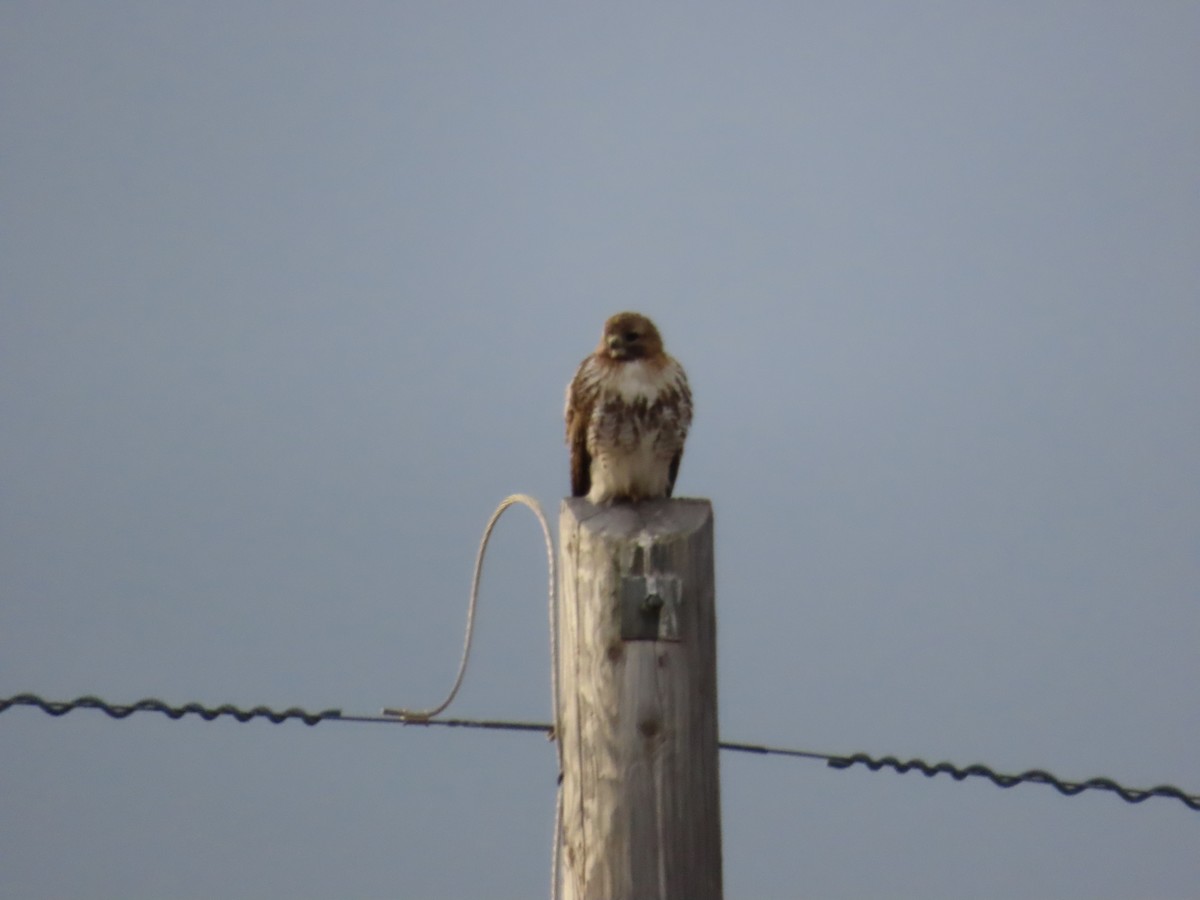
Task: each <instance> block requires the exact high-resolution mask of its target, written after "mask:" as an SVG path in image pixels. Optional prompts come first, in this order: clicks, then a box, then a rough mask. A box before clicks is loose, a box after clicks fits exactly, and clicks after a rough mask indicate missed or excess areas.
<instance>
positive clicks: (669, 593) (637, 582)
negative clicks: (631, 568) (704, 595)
mask: <svg viewBox="0 0 1200 900" xmlns="http://www.w3.org/2000/svg"><path fill="white" fill-rule="evenodd" d="M682 596H683V585H682V583H681V582H680V580H679V578H678V576H675V575H626V576H624V577H623V578H622V579H621V637H622V639H624V640H627V641H677V640H679V607H680V598H681V597H682Z"/></svg>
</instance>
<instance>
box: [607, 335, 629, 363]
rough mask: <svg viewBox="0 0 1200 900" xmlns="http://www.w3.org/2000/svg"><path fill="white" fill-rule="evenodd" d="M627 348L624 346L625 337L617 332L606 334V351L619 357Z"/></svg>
mask: <svg viewBox="0 0 1200 900" xmlns="http://www.w3.org/2000/svg"><path fill="white" fill-rule="evenodd" d="M627 350H628V348H627V347H626V346H625V339H624V338H622V337H621V336H620V335H619V334H610V335H609V336H608V352H609V353H610V354H611V355H612V356H614V357H616V358H618V359H620V358H621V357H622V356H624V355H625V353H626V351H627Z"/></svg>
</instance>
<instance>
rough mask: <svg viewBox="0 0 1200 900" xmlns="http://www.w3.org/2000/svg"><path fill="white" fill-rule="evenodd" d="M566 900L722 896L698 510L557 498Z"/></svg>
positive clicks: (705, 578) (713, 684)
mask: <svg viewBox="0 0 1200 900" xmlns="http://www.w3.org/2000/svg"><path fill="white" fill-rule="evenodd" d="M559 547H560V554H561V565H560V571H561V573H562V585H561V587H562V590H561V591H560V594H559V604H560V605H559V611H558V617H557V619H558V626H557V630H558V634H557V640H558V648H559V652H558V665H559V671H558V683H559V688H560V690H559V695H560V701H559V702H560V706H561V709H559V710H558V722H559V733H558V739H559V740H560V741H562V748H561V749H562V759H563V770H564V771H563V786H562V789H563V823H562V824H563V829H562V833H563V843H562V854H563V862H564V866H563V880H562V885H561V887H562V896H563V897H564V898H571V900H674V898H685V900H720V897H721V890H722V888H721V821H720V790H719V780H718V763H717V753H718V748H717V669H716V612H715V596H714V586H713V517H712V505H711V504H710V503H709V502H708V501H707V500H693V499H679V500H653V501H645V502H642V503H635V504H617V505H613V506H595V505H593V504H592V503H590V502H588V501H587V500H584V499H581V498H571V499H567V500H564V501H563V504H562V512H561V516H560V520H559Z"/></svg>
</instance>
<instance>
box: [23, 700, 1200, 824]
mask: <svg viewBox="0 0 1200 900" xmlns="http://www.w3.org/2000/svg"><path fill="white" fill-rule="evenodd" d="M17 706H31V707H35V708H37V709H40V710H42V711H43V712H45V713H48V714H49V715H52V716H63V715H66V714H67V713H69V712H71V711H73V710H76V709H95V710H99V711H100V712H103V713H105V714H106V715H108V716H111V717H112V718H114V719H124V718H126V717H128V716H130V715H132V714H133V713H135V712H158V713H163V714H165V715H167V716H169V717H170V718H172V719H180V718H183V717H184V716H186V715H198V716H200V717H201V718H202V719H204V720H205V721H209V722H211V721H212V720H213V719H217V718H220V717H221V716H229V717H231V718H234V719H236V720H237V721H239V722H249V721H251V720H252V719H266V720H267V721H269V722H272V723H274V724H276V725H278V724H280V723H282V722H286V721H288V720H289V719H297V720H299V721H301V722H303V723H304V724H305V725H316V724H319V723H320V722H359V723H370V724H388V725H404V726H409V727H411V726H423V727H431V726H441V727H444V728H476V729H484V730H489V731H538V732H541V733H542V734H544V735H546V736H547V737H549V738H551V739H553V734H554V728H553V726H551V725H550V723H549V722H514V721H508V720H503V719H403V718H400V717H397V716H372V715H353V714H351V715H347V714H345V713H343V712H342V711H341V710H337V709H329V710H325V711H324V712H319V713H310V712H306V711H305V710H303V709H300V708H298V707H292V708H290V709H287V710H284V711H282V712H277V711H275V710H273V709H270V708H269V707H266V706H256V707H254V708H253V709H250V710H244V709H239V708H238V707H236V706H232V705H229V704H226V705H224V706H218V707H206V706H202V705H201V704H199V703H187V704H184V705H183V706H170V705H169V704H166V703H163V702H162V701H161V700H139V701H138V702H137V703H130V704H124V705H118V704H110V703H106V702H105V701H103V700H101V699H100V698H98V697H92V696H87V697H80V698H78V699H76V700H69V701H50V700H43V699H42V698H41V697H39V696H37V695H36V694H17V695H16V696H14V697H8V698H2V697H0V713H3V712H5V711H6V710H8V709H11V708H12V707H17ZM719 746H720V747H721V749H722V750H729V751H731V752H735V753H751V754H754V755H758V756H788V757H794V758H801V759H817V760H821V761H823V762H824V763H825V764H826V765H827V766H829V767H830V768H832V769H839V770H845V769H850V768H852V767H854V766H856V765H863V766H866V767H867V768H868V769H870V770H871V771H873V772H878V771H880V770H881V769H891V770H893V771H895V772H898V773H900V774H904V773H906V772H912V771H916V772H920V773H921V774H922V775H924V776H926V777H927V778H932V777H933V776H934V775H949V776H950V777H951V778H953V779H954V780H955V781H963V780H964V779H967V778H975V777H978V778H986V779H987V780H988V781H990V782H991V783H992V784H994V785H996V787H1001V788H1011V787H1016V786H1017V785H1018V784H1044V785H1049V786H1050V787H1052V788H1054V789H1055V790H1057V791H1058V792H1059V793H1060V794H1063V795H1064V796H1067V797H1074V796H1076V795H1078V794H1082V793H1084V792H1085V791H1106V792H1109V793H1112V794H1116V796H1118V797H1120V798H1121V799H1122V800H1124V801H1125V802H1126V803H1131V804H1136V803H1142V802H1143V801H1145V800H1149V799H1150V798H1151V797H1162V798H1165V799H1172V800H1178V801H1179V802H1180V803H1182V804H1183V805H1184V806H1186V807H1187V808H1188V809H1194V810H1197V811H1200V794H1189V793H1187V792H1186V791H1184V790H1181V789H1180V788H1177V787H1174V786H1172V785H1165V784H1164V785H1159V786H1157V787H1152V788H1128V787H1124V786H1122V785H1120V784H1118V783H1117V782H1116V781H1113V780H1112V779H1111V778H1089V779H1087V780H1085V781H1065V780H1063V779H1060V778H1058V777H1056V776H1054V775H1052V774H1050V773H1049V772H1046V771H1043V770H1042V769H1030V770H1029V771H1026V772H1022V773H1021V774H1019V775H1006V774H1003V773H1000V772H997V771H995V770H994V769H992V768H990V767H989V766H985V765H982V764H975V765H970V766H962V767H960V766H955V765H953V764H952V763H948V762H940V763H934V764H930V763H927V762H925V761H924V760H921V759H910V760H907V761H903V760H900V759H897V758H896V757H894V756H882V757H872V756H868V755H867V754H865V753H853V754H850V755H846V754H836V753H820V752H817V751H814V750H799V749H793V748H789V747H771V746H767V745H765V744H746V743H740V742H735V741H722V742H721V743H720V745H719Z"/></svg>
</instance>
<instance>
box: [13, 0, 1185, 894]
mask: <svg viewBox="0 0 1200 900" xmlns="http://www.w3.org/2000/svg"><path fill="white" fill-rule="evenodd" d="M1198 45H1200V7H1197V6H1195V5H1193V4H1174V3H1166V2H1163V3H1151V4H1133V3H1128V4H1118V3H1065V2H1062V3H1059V2H1055V3H1024V2H1022V3H1006V4H957V3H932V2H930V3H914V4H887V3H837V4H834V3H818V4H782V3H747V4H736V5H735V4H716V3H693V4H676V3H663V4H653V5H647V4H622V3H617V4H607V5H605V6H603V7H600V6H582V5H562V4H550V3H541V4H539V3H524V2H513V3H503V4H499V3H437V4H433V3H428V4H426V3H348V4H338V5H336V6H335V5H333V4H315V3H176V4H163V3H128V2H114V3H106V4H95V3H80V2H55V3H44V2H36V3H35V2H7V3H4V4H3V5H0V121H2V122H3V131H2V135H3V136H2V137H0V210H3V216H2V218H0V298H2V303H3V306H2V315H3V329H2V331H0V417H2V420H3V422H4V427H3V429H2V430H0V466H2V471H3V473H4V478H3V481H2V482H0V528H2V532H0V598H2V602H0V696H10V695H12V694H15V693H18V692H21V691H35V692H38V693H40V694H42V695H44V696H47V697H52V698H57V699H67V698H71V697H75V696H78V695H80V694H88V693H94V694H98V695H100V696H102V697H105V698H107V699H110V700H113V701H126V702H127V701H132V700H136V699H139V698H141V697H144V696H157V697H161V698H163V699H165V700H168V701H170V702H175V703H183V702H186V701H191V700H199V701H203V702H206V703H211V704H219V703H224V702H233V703H239V704H243V705H256V704H260V703H265V704H271V705H276V706H281V707H285V706H291V705H302V706H305V707H308V708H310V709H324V708H328V707H339V708H342V709H345V710H346V711H348V712H373V711H375V710H377V709H378V708H380V707H382V706H384V705H404V706H421V705H426V704H428V703H432V702H434V701H435V700H436V699H437V698H438V696H439V695H440V693H441V692H442V691H443V690H444V688H445V687H446V685H447V683H448V681H449V679H450V678H451V677H452V675H453V671H454V665H455V663H456V661H457V653H458V649H459V641H460V629H461V627H462V620H463V616H464V607H465V602H466V593H467V588H468V585H469V580H470V566H471V562H472V558H473V554H474V549H475V544H476V542H477V540H478V536H479V532H480V531H481V529H482V527H483V525H484V523H485V521H486V519H487V516H488V515H489V513H490V512H491V510H492V508H493V507H494V506H495V504H496V503H497V502H498V501H499V500H500V499H501V498H503V497H504V496H505V495H506V494H509V493H511V492H514V491H526V492H529V493H532V494H534V495H536V496H537V497H539V498H541V500H542V501H543V503H545V504H546V505H547V507H548V508H549V510H550V511H551V514H552V515H554V514H555V513H556V509H557V504H558V499H559V498H560V497H561V496H562V495H563V493H565V492H566V490H567V470H566V451H565V448H564V447H563V444H562V426H561V413H562V393H563V388H564V387H565V384H566V382H567V380H568V379H569V377H570V375H571V373H572V371H573V370H574V367H575V365H576V364H577V363H578V361H579V360H580V359H581V358H582V357H583V356H584V355H585V354H586V353H587V352H588V351H589V350H590V349H591V347H592V346H593V345H594V343H595V342H596V339H597V337H598V335H599V331H600V327H601V325H602V323H603V320H604V318H605V317H606V316H607V315H609V314H611V313H613V312H616V311H618V310H621V309H637V310H640V311H642V312H645V313H647V314H649V315H651V316H652V317H653V318H654V319H655V320H656V321H657V323H658V325H659V327H660V329H661V331H662V333H663V335H664V337H665V340H666V343H667V348H668V350H670V351H671V352H672V353H674V354H675V355H676V356H678V357H679V358H680V359H681V360H682V362H683V363H684V364H685V366H686V367H687V369H688V373H689V376H690V378H691V382H692V385H693V388H694V392H695V398H696V424H695V428H694V430H693V433H692V435H691V438H690V442H689V445H688V450H687V453H686V455H685V458H684V462H683V467H682V470H681V473H680V478H679V484H678V491H679V493H681V494H683V495H688V496H705V497H710V498H712V500H713V503H714V506H715V511H716V530H717V573H718V590H717V602H718V613H719V624H720V638H719V641H720V643H719V651H720V660H719V664H720V690H721V696H720V701H721V729H722V736H723V737H724V738H726V739H729V740H740V741H752V742H766V743H774V744H781V745H786V746H795V747H804V748H807V749H813V750H822V751H830V752H846V753H851V752H856V751H865V752H868V753H872V754H896V755H899V756H902V757H907V756H921V757H923V758H925V759H928V760H931V761H937V760H942V759H947V760H951V761H954V762H956V763H959V764H964V765H965V764H968V763H973V762H985V763H988V764H990V765H992V766H994V767H996V768H998V769H1000V770H1002V771H1022V770H1024V769H1028V768H1045V769H1048V770H1050V771H1052V772H1054V773H1056V774H1058V775H1060V776H1062V777H1065V778H1085V777H1090V776H1093V775H1106V776H1110V777H1112V778H1115V779H1117V780H1119V781H1121V782H1123V783H1127V784H1131V785H1135V786H1151V785H1153V784H1158V783H1162V782H1167V783H1173V784H1178V785H1181V786H1183V787H1185V788H1189V789H1192V790H1198V789H1200V765H1198V762H1197V752H1196V748H1197V746H1198V745H1200V699H1198V697H1200V693H1198V691H1197V683H1198V681H1200V652H1198V649H1197V648H1198V647H1200V602H1198V600H1200V596H1198V594H1200V402H1198V393H1200V390H1198V388H1197V385H1200V352H1198V348H1200V105H1198V104H1197V103H1196V97H1197V96H1200V54H1197V53H1196V47H1197V46H1198ZM544 582H545V573H544V561H543V551H542V548H541V545H540V538H539V537H538V534H537V530H536V527H535V526H534V525H533V523H532V520H530V519H528V518H527V516H525V515H524V514H522V513H516V514H514V521H512V522H509V521H507V520H506V521H505V522H503V523H502V524H501V526H500V528H499V530H498V532H497V535H496V539H495V542H494V543H493V546H492V550H491V553H490V556H489V569H488V571H487V573H486V575H485V581H484V593H483V597H482V601H481V613H480V622H479V632H478V634H477V645H476V656H475V658H474V661H473V669H472V672H471V673H470V675H469V676H468V681H467V684H466V686H465V687H464V689H463V692H462V694H461V697H460V699H459V701H458V702H457V704H456V705H455V707H453V712H455V713H456V714H459V715H463V716H476V717H495V718H530V719H546V718H547V717H548V716H549V680H548V671H549V662H548V658H547V657H548V654H547V650H546V645H547V639H546V622H545V609H544V605H545V604H544V597H543V590H544ZM0 758H3V759H4V761H5V774H4V775H3V776H0V856H2V857H3V859H4V860H5V863H4V866H3V867H0V894H2V895H4V896H12V897H22V898H31V900H32V898H85V897H86V898H164V897H173V898H174V897H178V898H212V897H222V898H242V897H245V898H252V897H253V898H265V897H288V898H304V897H312V898H321V897H363V898H367V897H389V896H404V897H422V898H442V897H445V898H455V897H468V896H485V895H486V896H489V897H493V898H524V897H537V896H546V895H547V886H548V876H547V872H548V868H549V863H550V841H551V822H552V815H553V806H554V785H555V775H556V772H555V762H554V753H553V748H552V746H550V745H548V744H547V743H546V742H544V741H542V740H541V739H540V738H538V737H536V736H529V735H520V734H490V733H479V732H457V731H448V732H436V731H414V730H411V729H400V728H390V727H385V726H369V725H362V726H351V725H321V726H318V727H316V728H312V729H309V728H305V727H304V726H301V725H296V724H290V725H284V726H278V727H277V726H271V725H268V724H265V723H253V724H247V725H239V724H236V723H233V722H227V721H226V722H219V723H213V724H206V723H204V722H201V721H199V720H194V719H192V720H184V721H180V722H171V721H168V720H166V719H165V718H162V717H158V716H141V717H134V718H132V719H129V720H126V721H123V722H113V721H110V720H108V719H106V718H104V717H102V716H101V715H99V714H97V713H87V712H80V713H75V714H72V715H70V716H67V717H65V718H63V719H51V718H50V717H48V716H45V715H43V714H41V713H40V712H37V711H33V710H14V711H10V712H8V713H5V714H4V715H3V716H2V717H0ZM722 778H723V782H722V800H723V827H724V837H725V871H726V896H727V897H730V898H734V897H761V898H776V897H778V898H784V897H792V896H814V897H914V898H916V897H921V898H929V897H947V898H950V897H954V898H961V897H980V898H1026V897H1035V896H1036V897H1061V898H1085V897H1086V898H1098V897H1112V898H1128V897H1134V896H1137V897H1164V898H1175V897H1179V898H1182V897H1186V896H1191V895H1193V894H1194V892H1195V886H1196V884H1197V883H1200V853H1197V852H1196V847H1197V838H1198V836H1200V817H1198V816H1197V813H1195V812H1193V811H1190V810H1188V809H1186V808H1185V807H1184V806H1183V805H1182V804H1180V803H1178V802H1174V801H1167V800H1152V801H1149V802H1147V803H1144V804H1142V805H1140V806H1136V807H1135V806H1129V805H1126V804H1124V803H1122V802H1120V801H1119V800H1118V799H1117V798H1115V797H1112V796H1109V795H1105V794H1095V795H1088V796H1083V797H1077V798H1073V799H1068V798H1063V797H1060V796H1059V795H1057V794H1056V793H1054V792H1053V791H1051V790H1050V789H1048V788H1044V787H1037V786H1025V787H1019V788H1015V789H1013V790H1009V791H1002V790H999V789H997V788H995V787H993V786H991V785H989V784H986V783H982V782H981V783H974V782H972V783H961V784H960V783H955V782H953V781H951V780H950V779H948V778H939V779H933V780H927V779H925V778H922V777H921V776H919V775H905V776H899V775H895V774H887V773H879V774H873V773H869V772H866V771H865V770H861V769H860V770H855V771H849V772H834V771H829V770H826V769H825V768H823V767H822V766H821V765H820V764H819V763H811V762H803V761H793V760H780V759H762V758H754V757H739V756H732V755H729V754H726V755H725V756H724V757H723V759H722Z"/></svg>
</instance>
